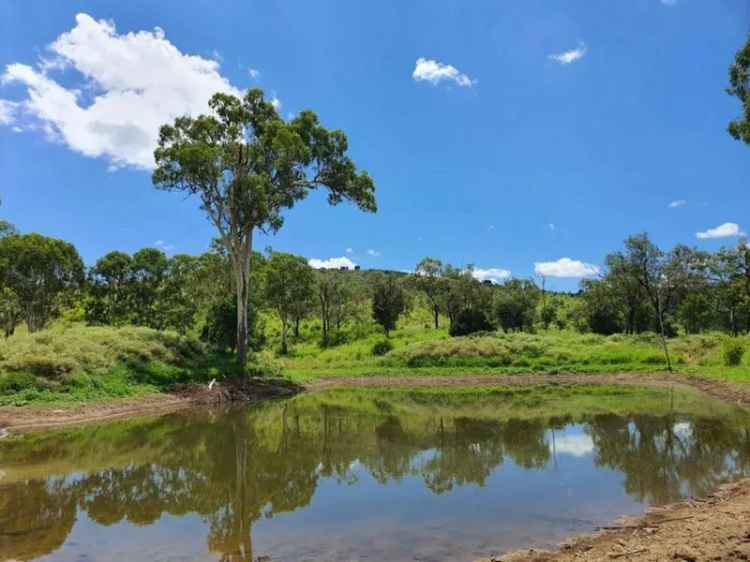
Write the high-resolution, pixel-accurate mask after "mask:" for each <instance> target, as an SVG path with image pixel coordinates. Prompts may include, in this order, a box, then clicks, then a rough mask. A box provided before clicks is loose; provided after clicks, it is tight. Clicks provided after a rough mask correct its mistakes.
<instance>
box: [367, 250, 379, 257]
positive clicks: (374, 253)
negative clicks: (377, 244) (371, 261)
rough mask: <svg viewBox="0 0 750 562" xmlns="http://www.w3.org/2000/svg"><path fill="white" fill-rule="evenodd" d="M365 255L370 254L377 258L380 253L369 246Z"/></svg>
mask: <svg viewBox="0 0 750 562" xmlns="http://www.w3.org/2000/svg"><path fill="white" fill-rule="evenodd" d="M367 255H368V256H372V257H373V258H377V257H380V256H381V255H382V254H381V253H380V252H378V251H377V250H373V249H372V248H370V249H369V250H367Z"/></svg>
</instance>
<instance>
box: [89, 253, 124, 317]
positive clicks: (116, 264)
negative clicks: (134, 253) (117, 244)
mask: <svg viewBox="0 0 750 562" xmlns="http://www.w3.org/2000/svg"><path fill="white" fill-rule="evenodd" d="M132 268H133V259H132V258H131V257H130V256H129V255H128V254H126V253H125V252H116V251H115V252H110V253H108V254H107V255H105V256H104V257H102V258H100V259H98V260H97V262H96V264H95V265H94V267H93V268H91V271H90V272H89V296H88V299H87V300H86V303H85V309H86V319H87V320H88V322H90V323H92V324H108V325H114V326H118V325H122V324H126V323H127V322H128V321H129V320H130V317H131V308H130V290H131V281H132Z"/></svg>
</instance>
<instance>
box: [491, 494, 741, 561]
mask: <svg viewBox="0 0 750 562" xmlns="http://www.w3.org/2000/svg"><path fill="white" fill-rule="evenodd" d="M605 560H606V561H607V562H611V561H612V560H623V561H625V562H632V561H638V562H664V561H682V562H703V561H709V560H724V561H739V560H750V479H744V480H740V481H737V482H734V483H731V484H726V485H724V486H722V487H721V488H719V490H717V491H716V492H715V493H714V494H711V495H710V496H708V497H706V498H702V499H690V500H686V501H682V502H679V503H676V504H672V505H668V506H665V507H661V508H652V509H650V510H649V511H648V513H647V514H646V515H644V516H643V517H640V518H624V519H621V520H620V521H618V522H617V523H613V524H612V525H611V526H608V527H606V528H604V529H602V530H601V531H600V532H597V533H595V534H593V535H582V536H579V537H576V538H574V539H572V540H569V541H566V542H565V543H563V544H562V545H561V546H560V548H559V550H557V551H555V552H548V551H534V550H525V551H519V552H515V553H512V554H506V555H503V556H500V557H496V558H490V559H485V560H481V561H478V562H574V561H575V562H603V561H605Z"/></svg>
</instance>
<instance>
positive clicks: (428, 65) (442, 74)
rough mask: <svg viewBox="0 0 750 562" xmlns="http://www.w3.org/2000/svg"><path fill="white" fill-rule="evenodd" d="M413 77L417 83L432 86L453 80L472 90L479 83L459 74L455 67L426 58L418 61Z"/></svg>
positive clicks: (420, 58)
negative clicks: (426, 83)
mask: <svg viewBox="0 0 750 562" xmlns="http://www.w3.org/2000/svg"><path fill="white" fill-rule="evenodd" d="M411 77H412V78H413V79H414V80H416V81H417V82H429V83H430V84H432V85H437V84H438V83H439V82H442V81H443V80H451V81H453V82H455V83H456V84H458V85H459V86H462V87H464V88H470V87H471V86H473V85H474V84H476V83H477V81H476V80H472V79H471V78H469V77H468V76H467V75H466V74H463V73H462V72H459V70H458V69H457V68H456V67H455V66H451V65H450V64H443V63H442V62H438V61H436V60H432V59H426V58H424V57H419V58H418V59H417V65H416V66H415V67H414V72H412V74H411Z"/></svg>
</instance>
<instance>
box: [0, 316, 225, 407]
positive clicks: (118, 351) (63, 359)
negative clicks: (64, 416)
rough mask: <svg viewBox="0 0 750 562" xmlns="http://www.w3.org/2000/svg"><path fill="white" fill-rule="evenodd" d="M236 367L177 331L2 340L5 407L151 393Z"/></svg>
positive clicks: (71, 332)
mask: <svg viewBox="0 0 750 562" xmlns="http://www.w3.org/2000/svg"><path fill="white" fill-rule="evenodd" d="M231 369H232V363H231V358H230V357H228V356H224V355H217V354H211V353H208V352H207V351H206V349H205V347H204V346H203V345H202V344H201V342H199V341H198V340H196V339H194V338H190V337H186V336H181V335H178V334H176V333H173V332H159V331H156V330H151V329H148V328H136V327H124V328H108V327H86V326H82V325H74V326H68V327H57V328H53V329H50V330H45V331H43V332H38V333H35V334H17V335H15V336H13V337H11V338H8V339H6V340H0V405H1V406H6V405H11V404H14V405H24V404H29V403H50V404H55V403H61V402H83V401H93V400H103V399H108V398H118V397H126V396H138V395H144V394H152V393H155V392H160V391H164V390H168V389H171V388H173V387H174V385H175V384H177V383H184V382H205V381H209V380H211V378H212V377H215V376H221V375H222V374H223V373H227V372H229V371H230V370H231Z"/></svg>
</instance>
